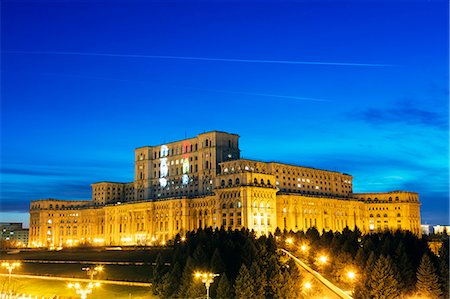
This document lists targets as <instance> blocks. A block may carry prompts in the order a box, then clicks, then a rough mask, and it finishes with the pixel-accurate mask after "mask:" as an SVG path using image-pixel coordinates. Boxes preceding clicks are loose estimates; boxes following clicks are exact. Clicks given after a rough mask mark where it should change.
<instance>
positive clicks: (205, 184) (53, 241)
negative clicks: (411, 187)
mask: <svg viewBox="0 0 450 299" xmlns="http://www.w3.org/2000/svg"><path fill="white" fill-rule="evenodd" d="M134 161H135V164H134V165H135V166H134V181H133V182H131V183H116V182H108V181H104V182H98V183H94V184H92V200H73V201H68V200H58V199H43V200H34V201H32V202H31V205H30V232H29V234H30V235H29V242H30V243H29V245H30V246H36V247H40V246H46V247H51V246H74V245H77V244H83V243H86V244H92V245H98V246H109V245H152V244H164V242H166V241H167V240H170V239H172V238H173V237H174V236H175V235H176V234H177V233H180V234H181V235H183V234H184V233H185V232H187V231H191V230H196V229H198V228H200V227H213V228H220V227H224V228H226V229H241V228H243V227H246V228H248V229H250V230H254V231H255V232H256V233H257V234H268V233H269V232H274V231H275V229H276V228H277V227H278V228H280V229H281V230H283V229H287V230H293V231H298V230H305V231H306V230H307V229H308V228H310V227H316V228H317V229H318V230H319V231H320V232H321V231H322V230H333V231H341V230H343V229H344V228H345V227H349V228H350V229H354V228H355V227H358V228H359V229H360V230H361V231H362V232H363V233H370V232H377V231H383V230H409V231H411V232H413V233H414V234H417V235H420V202H419V198H418V194H417V193H414V192H408V191H392V192H384V193H353V191H352V179H353V178H352V176H351V175H348V174H345V173H339V172H335V171H328V170H322V169H315V168H309V167H302V166H295V165H289V164H283V163H279V162H262V161H254V160H247V159H241V158H240V150H239V136H238V135H236V134H230V133H225V132H219V131H212V132H207V133H203V134H199V135H198V136H196V137H193V138H189V139H184V140H181V141H176V142H170V143H166V144H163V145H157V146H144V147H139V148H137V149H136V150H135V155H134Z"/></svg>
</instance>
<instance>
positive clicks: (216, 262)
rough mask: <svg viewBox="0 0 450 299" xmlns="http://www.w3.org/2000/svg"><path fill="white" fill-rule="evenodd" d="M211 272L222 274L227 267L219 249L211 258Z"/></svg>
mask: <svg viewBox="0 0 450 299" xmlns="http://www.w3.org/2000/svg"><path fill="white" fill-rule="evenodd" d="M210 268H211V271H213V272H214V273H222V272H225V270H226V266H225V264H224V263H223V260H222V256H221V255H220V251H219V248H216V249H215V250H214V253H213V255H212V258H211V266H210Z"/></svg>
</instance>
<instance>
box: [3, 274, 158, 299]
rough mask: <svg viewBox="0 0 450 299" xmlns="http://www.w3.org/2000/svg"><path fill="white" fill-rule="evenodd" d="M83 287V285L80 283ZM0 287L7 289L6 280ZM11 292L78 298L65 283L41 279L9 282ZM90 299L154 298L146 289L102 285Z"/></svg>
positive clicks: (64, 298)
mask: <svg viewBox="0 0 450 299" xmlns="http://www.w3.org/2000/svg"><path fill="white" fill-rule="evenodd" d="M81 284H82V285H84V283H81ZM0 285H1V286H2V289H3V290H7V289H8V279H7V278H0ZM11 286H12V288H13V290H14V291H15V292H17V293H23V294H29V295H35V296H45V297H47V298H48V297H50V296H55V295H57V296H60V298H61V299H69V298H72V299H75V298H79V296H78V295H77V294H76V293H75V291H74V289H69V288H68V287H67V283H65V282H63V281H52V280H43V279H28V278H27V279H24V278H20V279H15V278H13V279H12V281H11ZM88 298H89V299H91V298H101V299H109V298H125V299H126V298H133V299H144V298H145V299H152V298H158V297H155V296H154V295H153V294H152V292H151V291H150V289H149V288H146V287H130V286H118V285H106V284H103V285H101V286H99V287H98V288H95V289H94V290H93V291H92V294H90V295H89V296H88Z"/></svg>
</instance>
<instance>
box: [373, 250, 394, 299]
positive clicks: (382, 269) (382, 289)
mask: <svg viewBox="0 0 450 299" xmlns="http://www.w3.org/2000/svg"><path fill="white" fill-rule="evenodd" d="M395 276H396V273H395V272H394V268H393V265H392V261H391V259H390V258H389V257H387V258H386V257H384V256H380V258H379V259H378V260H377V261H376V262H375V266H374V268H373V270H372V273H371V274H370V277H369V283H368V285H369V288H370V290H369V295H370V297H371V298H373V299H393V298H399V297H400V290H399V285H398V281H397V279H395Z"/></svg>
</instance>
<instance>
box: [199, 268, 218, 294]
mask: <svg viewBox="0 0 450 299" xmlns="http://www.w3.org/2000/svg"><path fill="white" fill-rule="evenodd" d="M194 276H195V278H196V279H199V278H201V279H202V282H203V283H204V284H205V287H206V299H210V297H209V287H210V285H211V284H212V283H213V282H214V277H217V276H219V274H215V273H209V272H196V273H195V274H194Z"/></svg>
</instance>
